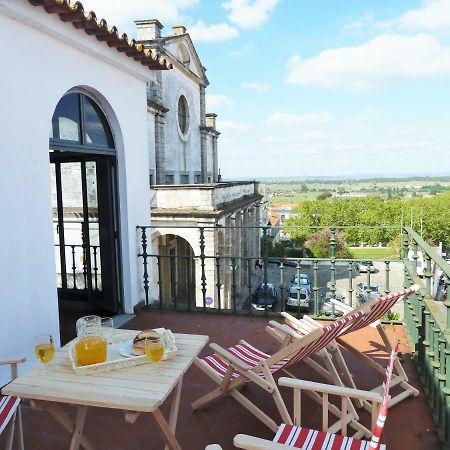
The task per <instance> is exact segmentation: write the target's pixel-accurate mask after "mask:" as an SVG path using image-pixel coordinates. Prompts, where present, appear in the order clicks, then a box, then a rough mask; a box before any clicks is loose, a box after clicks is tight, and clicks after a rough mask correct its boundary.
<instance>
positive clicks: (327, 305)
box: [322, 291, 345, 316]
mask: <svg viewBox="0 0 450 450" xmlns="http://www.w3.org/2000/svg"><path fill="white" fill-rule="evenodd" d="M332 298H333V294H332V292H331V291H327V292H325V294H323V295H322V312H324V313H326V314H331V312H332V310H333V309H332V304H331V299H332ZM334 298H335V300H337V301H338V302H341V303H344V304H345V297H344V296H343V295H342V294H341V293H339V292H335V294H334ZM334 314H335V315H336V316H342V312H341V311H339V310H338V309H337V308H335V311H334Z"/></svg>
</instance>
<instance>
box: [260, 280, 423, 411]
mask: <svg viewBox="0 0 450 450" xmlns="http://www.w3.org/2000/svg"><path fill="white" fill-rule="evenodd" d="M418 290H419V286H418V285H414V286H411V287H410V288H407V289H404V290H402V291H398V292H394V293H392V294H388V295H385V296H381V297H377V298H373V299H371V300H369V302H370V311H369V313H368V314H367V315H364V316H362V317H361V318H360V320H357V321H354V322H352V323H351V324H350V325H349V326H348V327H346V328H345V329H344V330H343V331H342V333H341V334H340V335H339V336H338V337H337V339H336V341H333V342H331V343H330V345H328V346H327V349H326V350H325V352H323V353H322V354H321V355H320V356H322V358H323V359H324V360H325V363H326V368H325V367H323V366H321V365H320V364H318V363H317V362H316V361H314V360H312V359H311V358H310V359H309V360H308V361H306V362H307V363H308V364H309V365H310V366H311V367H313V368H314V369H315V370H317V371H318V372H319V373H320V374H321V375H322V376H324V377H325V378H326V379H328V380H329V381H330V382H333V383H335V384H337V385H340V384H341V382H343V383H344V385H345V386H347V387H350V388H354V389H356V386H355V383H354V380H353V376H352V374H351V372H350V370H349V368H348V366H347V363H346V361H345V359H344V356H343V355H342V352H341V351H340V348H339V345H337V343H339V344H340V345H342V346H343V347H345V348H346V349H348V350H349V351H350V352H351V353H353V354H354V355H355V356H356V357H358V359H360V360H361V361H362V362H363V363H365V364H368V365H370V367H372V368H373V369H375V370H377V371H378V372H380V373H384V371H385V369H384V367H383V366H382V365H381V364H379V363H377V362H376V361H374V360H373V359H372V358H371V357H370V356H368V355H366V354H364V353H363V352H361V351H359V350H358V349H356V348H355V347H353V346H352V345H351V344H349V343H348V342H346V341H344V340H343V339H341V338H342V336H345V335H347V334H349V333H352V332H354V331H358V330H360V329H362V328H364V327H366V326H372V327H375V328H376V329H377V331H378V333H379V334H380V337H381V339H382V341H383V343H384V345H385V347H386V350H387V353H388V354H389V353H390V352H391V351H392V345H391V343H390V341H389V338H388V336H387V334H386V331H385V329H384V327H383V325H382V323H381V322H380V319H381V317H383V316H384V315H385V314H387V313H388V312H389V311H390V310H391V309H392V307H393V306H394V305H395V304H396V303H397V302H399V301H400V300H402V299H404V298H405V297H407V296H409V295H412V294H414V293H415V292H417V291H418ZM335 306H336V310H338V309H339V310H340V311H342V312H343V313H344V314H353V313H354V311H358V308H357V309H352V308H351V307H349V306H347V305H344V304H342V302H338V301H335ZM282 314H283V316H284V317H285V320H286V325H287V328H288V330H294V331H296V332H298V333H299V334H300V335H303V334H308V333H310V332H311V331H312V330H314V329H316V328H318V327H320V326H321V325H320V324H319V323H318V322H317V321H316V320H314V319H312V318H311V317H309V316H304V317H303V318H302V319H300V320H299V319H296V318H295V317H292V316H291V315H289V314H287V313H282ZM269 325H270V326H269V328H268V329H267V330H268V332H269V333H270V334H271V335H272V336H274V337H275V338H277V339H278V340H280V341H282V342H284V338H285V336H286V335H283V327H280V326H279V324H276V323H274V322H270V324H269ZM286 325H285V326H286ZM325 353H328V355H326V354H325ZM394 367H395V370H396V373H397V374H396V375H395V377H394V379H393V381H392V386H393V387H394V386H398V387H399V389H400V390H401V392H400V393H399V394H397V395H396V396H395V397H393V398H392V400H391V406H394V405H395V404H397V403H399V402H400V401H402V400H404V399H405V398H408V397H409V396H411V395H412V396H418V395H419V391H418V390H417V389H416V388H415V387H414V386H412V385H411V384H409V382H408V381H409V380H408V376H407V374H406V372H405V370H404V369H403V366H402V364H401V362H400V361H399V359H398V358H397V359H396V360H395V362H394ZM336 372H338V373H340V376H339V379H337V377H336ZM381 388H382V386H377V387H375V388H373V389H372V390H373V391H380V390H381ZM355 403H356V404H357V405H358V406H359V407H362V406H364V407H365V408H366V409H367V410H369V409H370V405H369V404H367V402H363V401H361V400H359V399H357V400H356V401H355Z"/></svg>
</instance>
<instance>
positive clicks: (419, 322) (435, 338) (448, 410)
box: [403, 228, 450, 448]
mask: <svg viewBox="0 0 450 450" xmlns="http://www.w3.org/2000/svg"><path fill="white" fill-rule="evenodd" d="M408 253H409V254H411V253H412V260H413V261H412V262H411V261H410V260H409V259H408V257H407V255H408ZM403 259H404V267H405V286H409V285H411V284H413V283H417V284H419V285H420V286H421V289H420V292H419V293H418V294H416V295H415V296H412V297H409V298H408V300H407V301H406V302H405V305H404V309H405V313H404V324H405V327H406V330H407V332H408V335H409V339H410V341H411V344H412V346H413V348H414V350H415V351H414V357H415V362H416V367H417V371H418V373H419V375H420V379H421V381H422V384H423V387H424V393H425V395H426V396H427V398H428V402H429V405H430V408H431V411H432V414H433V419H434V421H435V423H436V425H437V429H438V433H439V437H440V438H441V440H442V442H443V443H444V448H449V447H450V302H449V300H448V298H447V295H448V287H449V284H450V264H449V262H447V261H445V260H444V259H443V258H442V256H441V255H440V254H438V253H437V252H436V251H435V250H434V249H433V248H431V247H430V245H428V244H427V243H426V242H425V241H424V240H423V239H422V238H421V237H420V236H419V235H418V234H417V233H416V232H415V231H414V230H412V229H411V228H404V229H403ZM421 265H423V266H424V267H423V275H422V270H419V269H420V268H421V267H420V266H421ZM435 298H438V299H440V300H441V301H436V300H435Z"/></svg>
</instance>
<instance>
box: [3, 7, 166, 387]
mask: <svg viewBox="0 0 450 450" xmlns="http://www.w3.org/2000/svg"><path fill="white" fill-rule="evenodd" d="M0 37H1V39H2V41H3V42H4V43H5V45H2V50H1V55H2V70H1V72H0V90H1V99H2V100H1V105H2V107H1V108H0V156H1V162H0V184H1V186H0V191H1V208H2V211H3V215H2V220H1V222H0V235H1V236H2V238H1V248H2V255H3V257H2V258H1V269H0V303H1V314H0V342H2V345H1V346H0V358H2V357H6V356H8V355H18V354H23V353H24V352H26V356H27V357H28V364H32V363H34V358H33V356H32V354H33V350H34V348H33V337H34V336H35V335H37V334H40V333H51V334H52V335H53V336H54V338H55V340H56V341H59V321H58V289H57V278H56V276H55V273H56V271H57V267H56V259H55V242H54V231H53V230H54V227H53V222H54V219H56V220H58V219H59V225H60V226H59V227H58V231H59V232H60V233H61V232H62V231H63V229H64V219H65V217H64V216H66V218H67V216H70V215H71V214H72V216H73V217H75V216H76V215H77V214H79V213H78V211H80V206H81V212H82V213H83V214H82V217H83V219H82V220H81V223H82V224H83V227H84V231H85V232H88V231H89V229H90V228H94V229H95V228H96V227H97V228H98V224H97V223H95V224H93V223H92V222H93V220H90V219H92V218H93V217H94V216H95V215H97V216H98V220H97V221H99V222H101V223H100V225H102V227H103V230H104V231H103V233H101V236H100V240H101V246H102V250H103V252H102V255H101V256H99V257H100V258H104V264H102V267H103V272H105V271H106V268H108V269H109V278H108V279H107V281H106V282H105V281H103V284H104V286H103V288H104V289H105V290H108V292H109V293H112V296H111V297H109V298H107V297H106V296H101V298H95V295H91V298H85V299H84V300H85V301H86V302H88V303H90V304H93V305H95V304H96V302H99V303H103V306H105V307H107V308H110V309H111V310H117V309H118V308H119V307H120V309H122V310H123V311H132V310H133V306H134V305H135V304H136V303H138V302H139V301H140V299H141V292H140V286H139V283H138V280H139V278H140V275H139V267H138V262H137V258H136V254H137V252H138V248H137V242H136V226H137V225H141V224H148V223H150V208H149V204H150V192H149V188H148V174H149V158H148V151H149V146H150V144H149V139H148V133H147V115H146V111H147V98H146V92H147V84H148V83H150V82H152V81H156V72H155V69H167V68H170V67H171V65H170V63H169V62H168V61H166V60H165V59H164V58H163V57H161V55H159V54H158V53H157V52H156V51H144V49H142V48H141V46H139V45H136V43H135V42H132V41H131V42H129V41H128V39H127V37H126V36H120V35H119V34H118V33H117V31H116V30H115V29H109V28H108V26H107V24H106V22H104V21H100V20H97V19H96V18H95V16H94V15H90V14H85V13H84V11H83V10H82V8H81V6H80V5H79V4H75V6H69V5H68V4H67V3H66V2H59V1H56V0H42V1H40V0H35V1H28V0H0ZM6 43H7V44H6ZM124 92H126V95H124ZM80 102H81V103H80ZM74 106H75V107H76V108H78V109H77V110H75V109H74ZM81 113H83V114H81ZM52 118H53V121H52ZM49 131H50V136H51V137H50V139H49ZM67 164H72V165H73V166H77V168H78V170H79V172H78V173H80V174H81V173H82V172H84V170H86V174H87V177H81V176H80V179H79V180H78V186H77V189H78V194H79V204H78V205H77V206H78V211H71V210H70V206H68V207H67V208H66V210H65V209H64V208H65V206H64V200H65V199H66V197H67V196H69V197H71V196H72V197H73V194H69V193H68V192H67V187H65V186H64V177H62V179H60V178H59V176H58V180H57V179H56V176H55V177H52V176H51V166H53V173H56V172H58V174H59V173H61V174H63V173H64V169H65V167H66V165H67ZM56 166H59V169H61V170H59V169H57V170H55V167H56ZM94 168H96V170H95V169H94ZM89 176H90V179H89V183H95V182H98V194H99V195H98V197H97V198H96V199H92V196H88V192H89V191H88V188H87V186H86V184H85V183H84V181H83V180H87V178H88V177H89ZM60 182H61V183H63V185H62V186H61V187H59V188H57V187H56V183H58V185H60V184H61V183H60ZM52 184H53V187H52ZM83 185H84V186H83ZM52 188H53V190H54V191H56V190H57V191H58V192H59V194H58V196H57V198H54V201H56V202H57V203H58V202H59V205H55V204H54V205H53V207H55V206H57V208H56V211H57V212H59V214H56V215H57V217H53V211H54V210H55V209H54V208H52ZM89 202H90V203H89ZM58 206H59V207H58ZM83 206H84V208H83ZM95 210H98V211H95ZM58 216H59V217H58ZM79 222H80V221H79ZM61 225H62V226H61ZM85 234H86V233H85ZM87 234H89V233H87ZM60 235H61V234H60ZM68 244H70V242H68V241H66V245H68ZM62 254H64V252H62ZM92 259H93V255H91V262H92ZM66 262H67V264H66V265H67V269H68V270H67V272H68V273H67V277H66V280H65V282H66V283H67V285H68V287H70V285H71V283H73V280H72V279H71V277H70V271H71V266H72V263H71V261H70V260H68V261H66ZM104 280H106V277H105V278H104ZM91 281H92V284H94V282H95V281H94V279H93V277H92V278H91ZM80 291H81V290H80ZM91 292H92V291H91ZM80 295H84V293H83V292H80ZM108 301H109V304H107V303H108ZM5 376H6V372H0V384H1V381H2V379H4V377H5Z"/></svg>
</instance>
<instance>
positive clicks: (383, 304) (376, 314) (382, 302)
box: [284, 288, 416, 337]
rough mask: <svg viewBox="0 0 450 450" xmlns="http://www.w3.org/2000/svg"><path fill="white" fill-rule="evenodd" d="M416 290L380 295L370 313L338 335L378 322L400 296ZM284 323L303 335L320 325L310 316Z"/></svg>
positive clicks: (408, 289) (405, 295)
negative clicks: (295, 321)
mask: <svg viewBox="0 0 450 450" xmlns="http://www.w3.org/2000/svg"><path fill="white" fill-rule="evenodd" d="M414 292H416V291H415V290H414V289H410V288H407V289H405V290H403V291H398V292H393V293H392V294H388V295H386V296H382V297H380V298H379V300H378V302H377V303H376V304H375V305H374V306H373V307H372V308H371V310H370V311H369V313H368V314H365V315H362V316H361V318H360V319H359V320H355V321H354V322H352V323H351V324H350V325H349V326H348V327H344V328H343V329H342V332H341V333H340V334H339V335H338V337H340V336H344V335H346V334H348V333H351V332H352V331H357V330H360V329H361V328H364V327H366V326H368V325H370V324H371V323H374V322H376V321H377V320H379V319H381V317H383V316H384V315H385V314H386V313H387V312H389V311H390V310H391V309H392V308H393V306H394V305H395V304H396V303H397V302H398V300H399V299H400V298H402V297H407V296H408V295H411V294H413V293H414ZM350 314H353V313H350ZM284 325H285V326H287V327H289V328H291V329H292V330H294V331H296V332H297V333H299V334H303V335H304V334H307V333H309V331H310V330H311V328H317V327H319V326H320V325H319V324H318V323H317V321H316V320H315V319H312V318H311V317H309V316H304V317H303V319H300V320H299V323H298V324H294V323H291V322H287V323H285V324H284Z"/></svg>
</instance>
